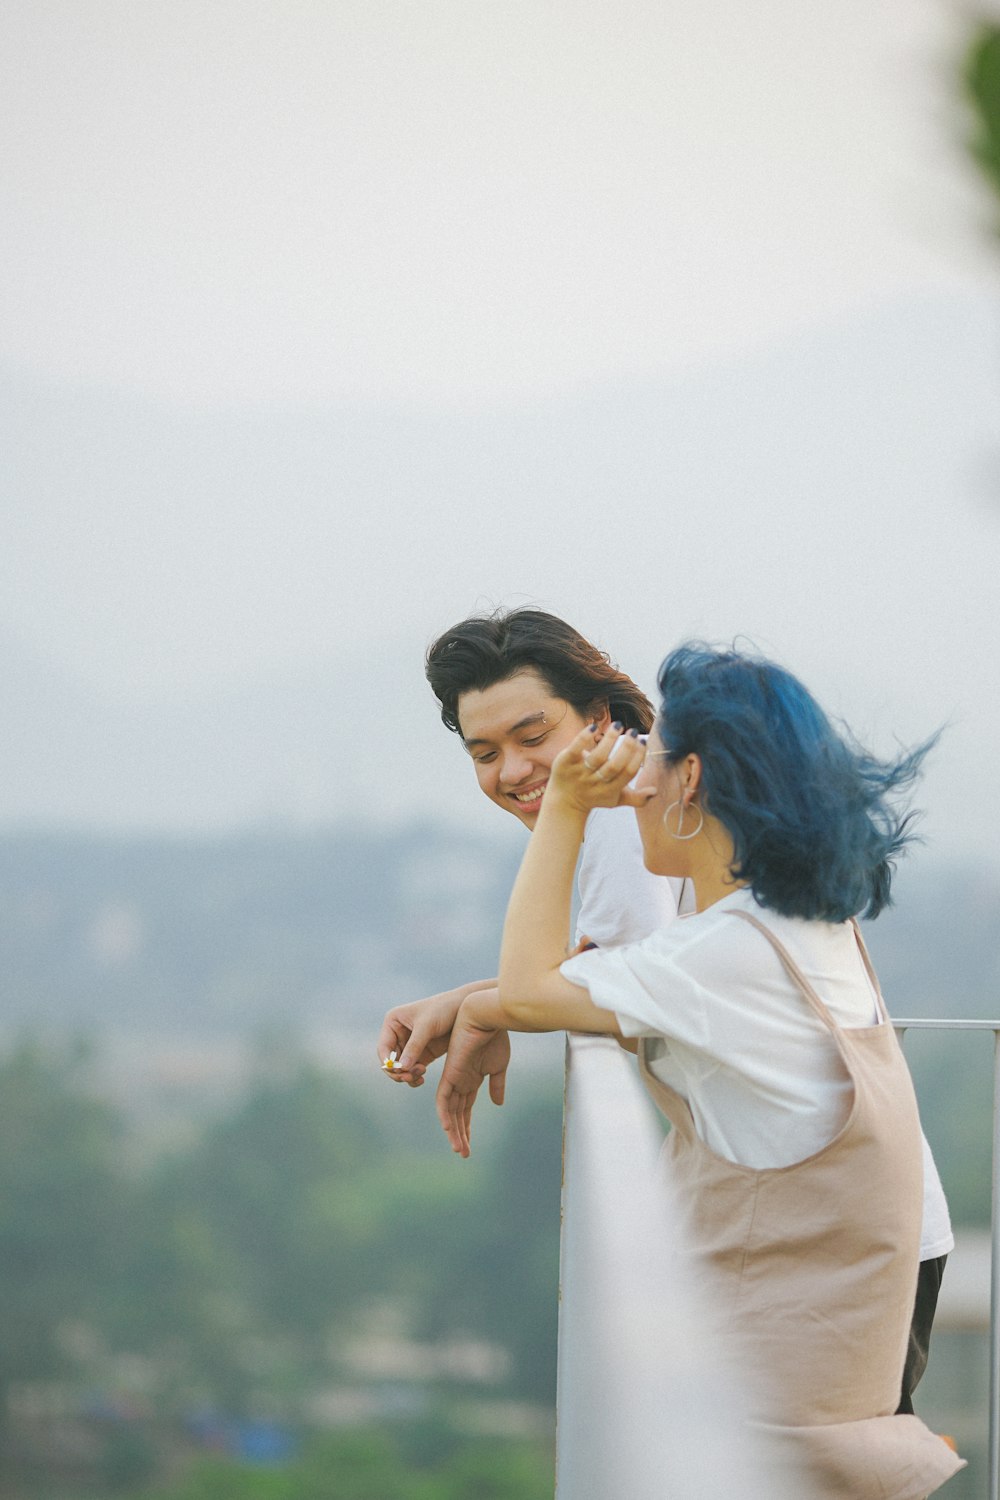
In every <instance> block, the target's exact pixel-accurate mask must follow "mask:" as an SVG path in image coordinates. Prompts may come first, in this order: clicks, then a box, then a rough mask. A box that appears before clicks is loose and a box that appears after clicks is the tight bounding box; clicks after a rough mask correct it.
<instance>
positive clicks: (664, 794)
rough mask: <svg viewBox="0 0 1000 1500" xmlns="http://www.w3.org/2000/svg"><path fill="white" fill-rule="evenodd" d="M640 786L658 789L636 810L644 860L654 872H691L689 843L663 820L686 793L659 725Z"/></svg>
mask: <svg viewBox="0 0 1000 1500" xmlns="http://www.w3.org/2000/svg"><path fill="white" fill-rule="evenodd" d="M635 786H636V788H637V789H642V788H644V787H652V788H653V789H654V791H655V793H656V795H655V796H654V797H650V798H649V799H648V800H647V801H646V802H644V803H643V804H642V806H641V807H637V808H636V810H635V818H636V822H637V823H638V825H639V837H640V838H641V839H642V862H643V864H644V865H645V866H646V869H647V870H651V871H652V873H653V874H654V875H674V876H682V877H683V876H688V875H690V873H691V871H690V868H689V862H690V861H689V855H688V849H689V845H688V844H686V843H684V842H683V841H682V840H680V839H675V838H671V837H670V834H669V833H668V832H667V828H666V824H665V823H664V815H665V813H666V811H667V808H668V807H670V804H671V803H672V802H677V801H679V799H680V798H681V796H682V793H683V790H684V788H683V784H682V780H681V773H680V770H679V769H678V767H677V766H673V765H671V764H670V761H669V760H668V759H667V757H666V756H665V755H664V754H663V741H662V740H661V739H660V736H659V734H658V733H657V730H656V725H655V724H654V725H653V728H652V729H651V730H650V732H649V744H648V748H647V750H646V759H645V760H644V761H643V763H642V768H641V769H640V771H639V774H638V776H637V777H636V779H635ZM677 814H678V809H677V808H676V807H675V808H674V809H673V811H672V813H671V815H670V816H671V821H672V822H673V821H674V820H675V819H676V818H677Z"/></svg>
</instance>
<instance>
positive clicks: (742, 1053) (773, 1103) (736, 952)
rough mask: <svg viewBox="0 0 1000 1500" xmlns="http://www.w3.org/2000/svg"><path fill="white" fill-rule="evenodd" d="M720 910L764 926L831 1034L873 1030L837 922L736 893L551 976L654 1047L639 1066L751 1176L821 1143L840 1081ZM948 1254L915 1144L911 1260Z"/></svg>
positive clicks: (931, 1185)
mask: <svg viewBox="0 0 1000 1500" xmlns="http://www.w3.org/2000/svg"><path fill="white" fill-rule="evenodd" d="M733 910H736V911H748V912H751V913H752V914H753V915H755V916H758V917H759V918H760V920H762V921H763V922H765V923H766V924H767V926H768V927H769V928H770V929H771V930H772V931H773V932H774V934H775V936H776V937H777V938H778V939H779V940H780V941H781V942H782V943H783V944H784V946H785V947H786V948H787V949H788V951H789V953H790V954H791V955H792V957H793V958H794V959H795V960H796V962H797V963H798V964H799V967H800V968H801V969H802V971H803V973H804V974H805V975H806V977H807V978H808V979H809V981H810V982H811V984H812V985H813V987H814V988H815V990H816V992H817V994H818V995H819V996H820V998H821V999H822V1000H823V1002H824V1004H825V1005H826V1007H827V1009H828V1010H829V1012H830V1014H831V1015H832V1017H833V1019H834V1020H835V1022H836V1023H837V1025H838V1026H842V1027H852V1026H870V1025H872V1024H873V1023H874V1022H875V1021H876V1019H877V1009H876V1004H875V995H874V991H873V989H872V986H871V983H870V981H869V979H868V976H867V973H866V971H865V968H864V964H863V962H862V959H861V954H860V951H859V949H858V945H857V942H856V940H855V937H854V933H853V930H852V928H851V926H850V924H849V923H842V924H835V923H828V922H808V921H804V920H802V919H800V918H796V917H784V916H781V915H780V914H779V913H778V912H774V911H770V910H766V909H763V908H761V907H759V906H758V904H757V902H756V901H755V900H754V898H753V896H752V894H751V893H750V891H749V890H746V889H741V890H737V891H734V892H733V893H732V895H730V896H726V897H725V898H724V899H723V900H722V901H718V902H716V903H715V904H714V905H713V906H710V907H708V908H707V909H706V910H705V911H703V912H700V913H698V914H697V915H696V916H694V917H688V918H686V919H685V920H684V921H682V922H675V923H674V924H673V925H668V926H666V927H661V928H658V929H657V930H656V931H654V932H652V933H651V934H650V935H649V936H648V937H646V938H645V939H643V940H642V941H640V942H636V943H632V944H630V945H629V946H628V947H625V948H617V949H611V948H609V949H605V950H603V951H601V950H596V951H594V952H588V953H582V954H579V955H578V956H577V957H575V958H572V959H568V960H567V961H566V962H565V963H564V964H563V965H562V973H563V974H564V976H565V977H566V978H567V979H568V980H570V982H571V983H573V984H577V985H581V986H582V987H583V988H584V989H586V990H587V991H588V992H589V993H590V996H591V998H592V999H593V1001H594V1003H595V1005H599V1006H601V1007H602V1008H603V1009H606V1010H613V1011H614V1012H615V1013H616V1015H617V1017H618V1024H619V1026H620V1028H621V1031H622V1033H623V1035H625V1036H635V1037H640V1036H644V1037H650V1038H654V1039H655V1040H654V1043H653V1045H652V1046H651V1047H650V1048H649V1049H648V1051H647V1060H648V1062H649V1065H650V1068H651V1069H652V1071H653V1072H654V1073H655V1074H656V1076H657V1077H658V1078H660V1079H662V1081H663V1082H664V1083H666V1084H667V1085H668V1087H670V1088H672V1089H674V1090H675V1091H676V1092H677V1093H679V1094H680V1095H681V1096H682V1097H683V1098H684V1099H686V1100H687V1102H688V1104H689V1106H690V1108H691V1113H692V1115H693V1117H694V1122H695V1126H696V1129H697V1131H698V1134H699V1135H700V1136H701V1138H702V1139H703V1140H704V1141H705V1142H706V1143H707V1144H708V1145H709V1146H710V1147H711V1148H712V1149H713V1150H714V1151H716V1152H718V1153H719V1155H721V1156H724V1157H726V1158H727V1159H728V1160H730V1161H738V1162H742V1163H743V1164H744V1165H746V1166H750V1167H754V1168H762V1167H776V1166H785V1165H788V1164H789V1163H791V1162H795V1161H801V1160H802V1159H803V1158H805V1157H806V1156H809V1155H811V1154H812V1153H813V1152H815V1151H818V1150H820V1149H821V1148H822V1147H823V1146H825V1145H826V1144H827V1142H828V1141H830V1140H832V1139H833V1137H834V1136H835V1135H836V1133H837V1131H838V1130H839V1129H840V1127H841V1126H842V1125H843V1123H844V1122H845V1120H846V1118H847V1114H848V1111H849V1109H850V1094H851V1085H850V1080H849V1078H848V1077H847V1074H846V1073H845V1071H844V1068H843V1064H842V1062H841V1060H840V1055H839V1053H838V1051H837V1048H836V1045H835V1043H834V1041H833V1039H832V1037H831V1036H830V1034H829V1032H828V1031H827V1029H826V1027H825V1026H824V1025H823V1023H822V1022H821V1021H820V1020H819V1018H818V1016H816V1015H815V1013H814V1012H813V1010H812V1008H811V1007H810V1006H809V1005H808V1004H807V1002H806V1000H805V999H804V997H803V995H802V994H801V992H800V990H799V989H798V987H797V986H796V985H795V984H794V983H793V981H792V979H791V978H790V976H789V975H788V973H787V971H786V970H785V968H784V965H783V964H782V963H781V960H780V959H779V957H778V955H777V953H775V951H774V949H773V948H772V947H771V945H770V943H768V942H767V940H766V939H765V938H764V937H763V935H762V934H761V933H759V932H757V931H755V929H754V928H753V927H751V926H750V924H749V923H747V922H740V921H736V920H735V919H734V918H732V917H730V916H727V915H726V913H727V912H730V911H733ZM953 1244H954V1240H953V1238H952V1234H951V1225H950V1221H949V1217H948V1206H947V1203H946V1201H945V1197H944V1193H943V1191H942V1189H941V1183H940V1179H939V1177H938V1174H937V1169H936V1167H935V1165H934V1161H933V1158H932V1156H931V1153H930V1149H929V1147H928V1146H927V1143H926V1141H925V1142H924V1224H923V1232H922V1236H921V1250H920V1254H921V1259H923V1260H927V1259H930V1258H931V1257H933V1256H937V1255H944V1254H946V1253H947V1251H948V1250H950V1249H951V1248H952V1246H953Z"/></svg>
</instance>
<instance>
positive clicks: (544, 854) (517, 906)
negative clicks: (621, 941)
mask: <svg viewBox="0 0 1000 1500" xmlns="http://www.w3.org/2000/svg"><path fill="white" fill-rule="evenodd" d="M644 755H645V747H644V746H643V745H642V743H641V742H640V741H639V740H638V738H636V737H634V736H632V735H630V734H626V735H623V734H621V732H620V731H616V730H614V729H611V730H608V731H607V733H606V734H605V735H604V736H603V738H602V739H601V740H600V742H599V743H598V742H596V741H595V738H594V735H593V734H592V733H591V732H590V731H589V730H586V729H585V730H583V731H582V732H581V733H580V734H579V735H577V737H576V739H575V740H573V742H572V743H571V744H570V745H568V746H567V748H566V749H565V750H564V751H563V752H562V754H561V755H559V756H558V757H557V758H556V760H555V763H554V764H553V767H552V775H551V777H550V779H549V784H548V786H547V787H546V789H545V796H544V798H543V799H542V806H541V808H540V810H539V814H538V822H537V823H536V825H535V830H534V832H533V833H532V835H531V838H530V840H529V841H528V847H527V849H526V850H525V853H524V858H523V859H522V861H521V868H520V870H519V871H518V876H517V879H516V881H515V882H514V889H513V891H512V892H511V898H510V902H509V904H508V907H507V920H506V922H505V923H504V930H503V942H502V944H501V948H500V979H499V998H498V1001H497V1002H494V1004H495V1005H496V1006H497V1009H494V1010H484V1009H479V1010H476V1008H475V1007H476V1005H477V998H476V996H471V997H470V999H469V1000H468V1001H467V1002H466V1004H468V1005H470V1006H471V1007H473V1009H472V1010H471V1011H470V1012H469V1019H470V1020H477V1021H478V1022H480V1023H482V1022H484V1021H486V1020H488V1019H489V1020H491V1021H492V1022H493V1023H494V1024H495V1025H499V1026H507V1027H509V1028H510V1029H511V1030H513V1031H561V1030H564V1029H565V1030H568V1031H596V1032H603V1033H610V1034H612V1035H613V1034H615V1033H616V1032H617V1030H618V1027H617V1022H616V1021H615V1017H614V1014H613V1012H611V1011H607V1010H601V1009H600V1007H599V1006H596V1005H594V1004H593V1002H592V1001H591V999H590V997H589V995H588V994H587V991H586V990H585V989H583V988H581V986H579V985H576V984H571V983H570V982H569V980H568V979H564V978H563V976H562V974H561V973H560V972H559V966H560V964H561V963H562V962H563V960H564V959H565V957H566V950H565V943H566V932H567V929H568V927H569V915H570V902H571V898H572V887H573V872H574V869H575V868H576V859H577V855H578V854H579V851H580V843H581V841H582V839H583V831H584V826H585V824H586V821H587V816H588V814H589V813H590V812H591V810H592V809H593V808H595V807H622V806H627V807H636V806H639V805H641V804H642V803H643V802H644V801H645V800H646V798H647V797H648V796H650V795H652V793H651V792H648V793H643V792H639V791H635V790H633V789H631V788H630V787H629V782H630V781H631V780H632V778H633V777H634V776H635V774H636V772H637V771H638V770H639V767H640V766H641V765H642V761H643V757H644ZM622 816H627V814H624V813H623V814H622ZM463 1010H464V1007H463Z"/></svg>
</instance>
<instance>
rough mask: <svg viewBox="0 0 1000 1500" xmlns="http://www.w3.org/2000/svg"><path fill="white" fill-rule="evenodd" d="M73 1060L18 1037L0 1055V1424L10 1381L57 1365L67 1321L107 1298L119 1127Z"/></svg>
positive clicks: (112, 1274) (117, 1204) (56, 1369)
mask: <svg viewBox="0 0 1000 1500" xmlns="http://www.w3.org/2000/svg"><path fill="white" fill-rule="evenodd" d="M84 1065H85V1056H84V1054H83V1052H82V1051H80V1050H71V1051H70V1052H69V1053H56V1054H52V1053H45V1052H43V1051H42V1050H41V1049H40V1048H38V1047H36V1046H33V1045H28V1044H24V1045H21V1046H19V1047H17V1048H16V1049H15V1050H14V1051H13V1052H12V1053H11V1054H9V1055H8V1056H7V1057H4V1058H3V1059H2V1060H0V1140H2V1142H3V1151H2V1152H0V1330H2V1334H0V1422H3V1421H4V1420H5V1419H6V1414H7V1397H8V1393H9V1391H10V1387H11V1385H12V1383H13V1382H15V1381H27V1380H43V1379H49V1378H52V1377H54V1376H56V1375H59V1374H60V1373H62V1371H63V1370H64V1369H65V1368H66V1366H67V1352H66V1347H65V1332H66V1329H67V1326H68V1325H69V1324H71V1323H73V1322H77V1321H79V1320H82V1319H92V1318H97V1317H99V1316H100V1312H101V1310H102V1308H103V1307H104V1306H106V1305H107V1304H108V1302H109V1301H111V1300H114V1298H115V1296H116V1286H115V1281H116V1259H117V1249H118V1242H119V1236H118V1225H119V1223H120V1218H121V1215H122V1211H123V1210H124V1212H125V1214H126V1215H127V1213H128V1206H127V1204H126V1203H125V1201H124V1200H125V1199H126V1198H127V1197H128V1188H127V1185H126V1183H125V1181H124V1179H123V1177H122V1174H121V1171H120V1169H119V1165H118V1163H119V1147H120V1140H121V1130H120V1127H119V1124H118V1122H117V1120H116V1118H115V1115H114V1112H113V1110H111V1109H110V1108H109V1106H108V1105H107V1104H105V1103H102V1102H101V1101H100V1100H98V1099H95V1098H93V1097H91V1096H89V1095H88V1094H87V1093H86V1092H85V1090H84V1088H83V1086H82V1082H81V1075H82V1072H83V1070H84Z"/></svg>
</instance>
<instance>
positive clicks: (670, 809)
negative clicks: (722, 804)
mask: <svg viewBox="0 0 1000 1500" xmlns="http://www.w3.org/2000/svg"><path fill="white" fill-rule="evenodd" d="M675 807H679V808H680V814H679V815H678V818H677V832H676V833H675V832H674V830H673V829H672V828H671V827H670V824H669V823H668V822H667V819H668V818H669V816H670V814H671V813H672V812H673V810H674V808H675ZM694 810H695V812H696V813H697V814H698V827H697V828H695V829H693V830H692V831H691V833H681V829H682V828H683V827H684V803H683V802H682V801H681V800H680V798H679V797H678V799H677V801H676V802H671V804H670V806H669V807H668V808H667V810H666V812H665V813H664V814H663V826H664V828H665V829H666V830H667V832H668V833H669V835H670V837H671V838H672V839H680V841H681V843H682V844H686V843H687V841H688V839H696V838H697V837H698V835H699V833H700V832H701V830H702V829H703V828H704V826H705V814H704V813H703V812H702V810H701V808H700V807H699V806H698V804H697V802H696V803H695V807H694Z"/></svg>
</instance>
